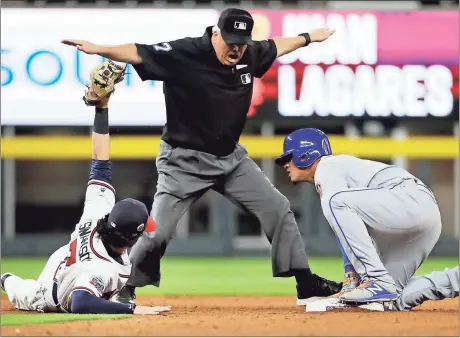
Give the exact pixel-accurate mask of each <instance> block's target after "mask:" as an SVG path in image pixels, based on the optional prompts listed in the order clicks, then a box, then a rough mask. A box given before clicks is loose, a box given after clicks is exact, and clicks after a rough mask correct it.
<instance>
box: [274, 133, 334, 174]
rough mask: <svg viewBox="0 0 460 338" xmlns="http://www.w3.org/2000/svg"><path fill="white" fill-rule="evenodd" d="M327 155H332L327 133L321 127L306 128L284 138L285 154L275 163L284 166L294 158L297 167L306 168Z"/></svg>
mask: <svg viewBox="0 0 460 338" xmlns="http://www.w3.org/2000/svg"><path fill="white" fill-rule="evenodd" d="M327 155H332V150H331V145H330V143H329V139H328V138H327V136H326V134H325V133H323V132H322V131H321V130H319V129H315V128H304V129H298V130H296V131H293V132H292V133H290V134H289V135H288V136H287V137H286V138H285V139H284V144H283V154H282V155H281V156H280V157H278V158H277V159H276V160H275V163H276V164H278V165H281V166H283V165H285V164H286V163H287V162H289V161H290V160H291V159H292V162H293V163H294V164H295V166H296V167H298V168H300V169H305V168H308V167H309V166H311V165H312V164H313V162H315V160H316V159H318V158H320V157H321V156H327Z"/></svg>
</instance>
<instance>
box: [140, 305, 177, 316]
mask: <svg viewBox="0 0 460 338" xmlns="http://www.w3.org/2000/svg"><path fill="white" fill-rule="evenodd" d="M169 311H171V306H169V305H168V306H143V305H138V306H136V308H135V309H134V314H135V315H159V314H163V313H166V312H169Z"/></svg>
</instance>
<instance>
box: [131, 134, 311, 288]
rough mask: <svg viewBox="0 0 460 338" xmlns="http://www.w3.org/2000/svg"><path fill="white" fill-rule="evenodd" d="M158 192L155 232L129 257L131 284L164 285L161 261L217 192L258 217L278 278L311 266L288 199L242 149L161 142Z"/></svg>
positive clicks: (144, 238) (145, 236)
mask: <svg viewBox="0 0 460 338" xmlns="http://www.w3.org/2000/svg"><path fill="white" fill-rule="evenodd" d="M156 164H157V170H158V183H157V192H156V194H155V198H154V202H153V207H152V217H153V219H154V220H155V221H156V223H157V225H158V226H157V230H156V231H155V233H153V234H152V233H144V235H143V236H142V237H141V238H140V239H139V241H138V242H137V243H136V245H135V246H134V247H133V248H132V250H131V253H130V260H131V262H132V264H133V269H132V272H131V278H130V280H129V281H128V283H127V284H128V285H131V286H136V287H141V286H145V285H149V284H151V285H155V286H159V284H160V258H161V257H162V256H163V254H164V253H165V250H166V246H167V245H168V242H169V241H170V240H171V238H172V236H173V234H174V232H175V230H176V226H177V224H178V222H179V220H180V219H181V217H182V216H183V215H184V213H185V212H186V211H187V209H188V208H189V207H190V206H191V205H192V204H193V203H194V202H195V201H196V200H197V199H198V198H200V197H201V196H202V195H203V194H204V193H205V192H206V191H208V190H209V189H214V190H216V191H218V192H220V193H222V194H223V195H224V196H225V197H227V198H229V199H230V200H231V201H233V202H235V203H236V204H238V205H239V206H241V207H242V208H243V209H244V210H246V211H248V212H250V213H251V214H253V215H255V216H256V217H257V218H258V220H259V221H260V224H261V226H262V228H263V230H264V232H265V234H266V236H267V238H268V240H269V242H270V243H271V260H272V269H273V276H274V277H290V276H293V274H294V270H295V269H303V268H308V261H307V255H306V253H305V247H304V243H303V241H302V237H301V235H300V232H299V229H298V227H297V224H296V221H295V219H294V214H293V213H292V211H291V210H290V204H289V201H288V199H287V198H286V197H285V196H283V195H282V194H281V193H280V192H279V191H278V190H277V189H276V188H275V187H274V186H273V184H271V182H270V181H269V179H268V178H267V177H266V176H265V174H264V173H263V172H262V171H261V170H260V168H259V167H258V166H257V165H256V164H255V163H254V161H252V160H251V159H249V158H248V154H247V151H246V149H245V148H244V147H242V146H241V145H237V146H236V148H235V151H234V152H233V153H232V154H230V155H228V156H224V157H219V156H215V155H211V154H208V153H204V152H200V151H196V150H190V149H184V148H180V147H177V148H173V147H171V146H170V145H169V144H168V143H166V142H164V141H162V142H161V144H160V154H159V156H158V157H157V160H156Z"/></svg>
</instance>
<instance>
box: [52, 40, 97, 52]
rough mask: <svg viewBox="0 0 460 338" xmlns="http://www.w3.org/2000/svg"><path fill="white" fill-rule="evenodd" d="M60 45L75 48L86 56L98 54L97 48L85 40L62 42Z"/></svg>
mask: <svg viewBox="0 0 460 338" xmlns="http://www.w3.org/2000/svg"><path fill="white" fill-rule="evenodd" d="M61 43H63V44H64V45H69V46H74V47H77V49H78V50H79V51H82V52H83V53H86V54H97V53H99V49H100V48H99V46H98V45H95V44H94V43H91V42H89V41H86V40H62V41H61Z"/></svg>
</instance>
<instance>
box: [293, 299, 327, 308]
mask: <svg viewBox="0 0 460 338" xmlns="http://www.w3.org/2000/svg"><path fill="white" fill-rule="evenodd" d="M326 298H327V297H310V298H305V299H298V298H297V306H305V305H307V304H310V303H312V302H317V301H319V300H323V299H326Z"/></svg>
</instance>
